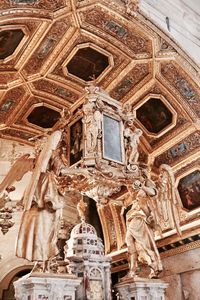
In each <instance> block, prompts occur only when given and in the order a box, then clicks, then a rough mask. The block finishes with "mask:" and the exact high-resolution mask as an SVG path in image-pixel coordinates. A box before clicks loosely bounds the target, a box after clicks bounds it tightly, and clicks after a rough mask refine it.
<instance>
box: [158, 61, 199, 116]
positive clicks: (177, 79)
mask: <svg viewBox="0 0 200 300" xmlns="http://www.w3.org/2000/svg"><path fill="white" fill-rule="evenodd" d="M161 74H162V76H163V77H165V78H166V79H167V80H168V82H169V83H170V84H171V85H172V86H173V87H174V88H175V89H176V90H177V91H178V92H179V93H180V95H181V96H182V97H183V98H184V99H185V101H186V103H187V104H189V105H190V107H191V108H192V109H193V110H194V111H195V113H196V115H197V116H198V117H200V95H199V92H198V89H199V87H198V86H197V85H196V84H195V83H194V82H192V80H191V78H189V77H188V75H186V74H185V73H184V72H183V70H181V68H180V67H177V66H175V65H174V64H173V63H169V62H168V63H162V64H161Z"/></svg>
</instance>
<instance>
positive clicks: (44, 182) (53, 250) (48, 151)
mask: <svg viewBox="0 0 200 300" xmlns="http://www.w3.org/2000/svg"><path fill="white" fill-rule="evenodd" d="M60 140H61V131H55V132H53V133H52V134H51V135H50V136H48V138H47V141H46V144H45V145H44V147H43V149H42V150H41V152H40V153H39V155H38V157H37V159H36V165H35V168H34V170H33V173H32V178H31V180H30V183H29V185H28V187H27V189H26V190H25V194H24V197H23V203H24V213H23V215H22V220H21V226H20V230H19V235H18V239H17V247H16V255H17V256H18V257H22V258H25V259H28V260H29V261H36V262H43V270H44V271H45V270H46V268H47V261H48V260H49V258H51V257H53V256H55V255H56V254H57V253H58V248H57V245H56V244H57V230H58V219H59V212H60V210H61V208H62V206H63V203H62V199H63V197H62V195H61V194H60V193H59V191H58V187H57V180H56V179H57V178H56V176H57V175H59V173H60V169H61V167H62V163H61V162H59V157H58V156H59V152H58V151H57V146H58V144H59V142H60Z"/></svg>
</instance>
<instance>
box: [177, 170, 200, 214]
mask: <svg viewBox="0 0 200 300" xmlns="http://www.w3.org/2000/svg"><path fill="white" fill-rule="evenodd" d="M178 192H179V195H180V198H181V201H182V204H183V207H185V208H186V209H188V210H192V209H195V208H197V207H200V170H195V171H193V172H192V173H190V174H188V175H186V176H184V177H183V178H181V179H180V181H179V184H178Z"/></svg>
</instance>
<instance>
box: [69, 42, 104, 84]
mask: <svg viewBox="0 0 200 300" xmlns="http://www.w3.org/2000/svg"><path fill="white" fill-rule="evenodd" d="M108 65H109V60H108V57H107V56H106V55H104V54H103V53H100V52H98V51H97V50H95V49H93V48H92V47H85V48H81V49H79V50H78V51H77V52H76V54H75V55H74V56H73V57H72V59H71V60H70V61H69V62H68V64H67V66H66V67H67V70H68V72H69V73H70V74H72V75H74V76H76V77H78V78H80V79H82V80H84V81H91V80H93V79H96V78H98V77H99V75H101V73H102V72H103V71H104V70H105V69H106V68H107V67H108Z"/></svg>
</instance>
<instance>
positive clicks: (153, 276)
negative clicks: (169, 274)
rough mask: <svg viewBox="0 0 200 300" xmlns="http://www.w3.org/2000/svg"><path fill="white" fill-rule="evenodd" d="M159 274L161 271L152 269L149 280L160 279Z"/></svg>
mask: <svg viewBox="0 0 200 300" xmlns="http://www.w3.org/2000/svg"><path fill="white" fill-rule="evenodd" d="M159 273H160V272H159V271H155V270H153V269H151V272H150V274H149V278H150V279H154V278H158V275H159Z"/></svg>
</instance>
